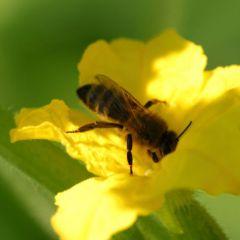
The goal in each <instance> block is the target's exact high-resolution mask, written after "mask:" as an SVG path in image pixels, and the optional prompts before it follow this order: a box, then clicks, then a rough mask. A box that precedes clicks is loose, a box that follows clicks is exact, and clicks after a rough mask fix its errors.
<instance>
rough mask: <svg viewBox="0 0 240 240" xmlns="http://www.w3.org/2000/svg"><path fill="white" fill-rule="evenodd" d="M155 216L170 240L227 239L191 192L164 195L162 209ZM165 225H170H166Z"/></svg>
mask: <svg viewBox="0 0 240 240" xmlns="http://www.w3.org/2000/svg"><path fill="white" fill-rule="evenodd" d="M166 213H168V214H166ZM155 214H157V216H158V217H159V219H160V220H161V222H162V223H163V225H164V226H165V227H167V229H168V231H169V232H170V234H171V235H172V239H181V240H183V239H184V240H188V239H189V240H208V239H211V240H226V239H227V237H226V235H225V234H224V232H223V230H222V229H221V227H220V226H219V225H218V224H217V223H216V221H215V220H214V219H213V217H212V216H210V215H209V213H208V212H207V211H206V209H205V208H204V207H203V206H201V205H200V203H199V202H197V201H196V200H195V199H194V196H193V193H192V192H191V191H188V190H178V191H172V192H170V193H168V194H166V202H165V204H164V206H163V208H162V209H161V210H160V211H158V212H157V213H155ZM166 216H167V217H166ZM166 223H171V224H167V225H166Z"/></svg>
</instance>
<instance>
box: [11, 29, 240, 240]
mask: <svg viewBox="0 0 240 240" xmlns="http://www.w3.org/2000/svg"><path fill="white" fill-rule="evenodd" d="M205 66H206V56H205V55H204V53H203V50H202V48H201V47H200V46H198V45H195V44H194V43H192V42H190V41H187V40H184V39H183V38H181V37H180V36H178V35H177V34H176V33H175V32H174V31H166V32H164V33H163V34H162V35H160V36H159V37H156V38H154V39H152V40H151V41H149V42H147V43H142V42H139V41H135V40H129V39H117V40H114V41H112V42H110V43H107V42H105V41H102V40H100V41H97V42H96V43H94V44H92V45H90V46H89V47H88V48H87V50H86V51H85V53H84V55H83V58H82V60H81V62H80V64H79V71H80V74H81V75H80V83H81V84H84V83H86V82H88V81H91V80H92V79H93V77H94V76H95V75H96V74H99V73H101V74H105V75H107V76H109V77H110V78H111V79H113V80H115V81H116V82H118V83H119V85H121V86H122V87H124V88H125V89H127V90H128V91H130V92H131V93H132V94H133V95H134V96H135V97H136V98H137V99H139V101H141V102H142V103H145V102H146V101H147V100H149V99H151V98H158V99H160V100H165V101H167V102H168V104H167V105H166V106H158V107H156V108H154V109H153V110H154V111H157V112H158V113H159V114H161V116H162V117H163V118H164V119H165V120H166V122H167V123H168V125H169V128H170V129H172V130H174V131H176V132H178V133H179V132H180V131H181V130H182V129H183V128H184V127H185V126H186V125H187V124H188V123H189V121H190V120H192V121H193V124H192V126H191V128H190V129H189V130H188V131H187V132H186V133H185V135H184V136H183V137H182V139H181V140H180V142H179V144H178V146H177V149H176V150H175V151H174V152H173V153H171V154H169V155H167V156H166V157H164V158H163V159H162V160H161V162H160V163H154V162H153V161H152V160H151V159H149V157H148V156H147V153H146V149H143V148H142V147H140V146H138V145H137V144H136V143H134V145H133V156H134V163H133V164H134V165H133V168H134V175H133V176H130V175H129V167H128V164H127V160H126V142H125V137H124V135H123V133H122V132H121V130H112V129H108V130H103V129H98V130H92V131H89V132H84V133H79V134H67V133H66V131H68V130H75V129H77V128H78V127H79V126H81V125H83V124H85V123H89V122H92V121H93V117H87V116H86V115H84V114H83V113H81V112H79V111H75V110H72V109H70V108H69V107H68V106H67V105H66V104H65V103H64V102H63V101H60V100H53V101H52V102H51V103H50V104H49V105H47V106H44V107H42V108H38V109H22V110H21V112H20V113H19V114H18V115H17V116H16V124H17V128H15V129H13V130H12V131H11V140H12V141H13V142H15V141H19V140H27V139H47V140H52V141H57V142H60V143H62V144H63V145H64V146H65V147H66V151H67V153H68V154H69V155H70V156H72V157H73V158H74V159H78V160H81V161H83V162H84V163H85V164H86V167H87V169H88V171H90V172H92V173H94V174H95V175H97V176H98V177H94V178H90V179H88V180H86V181H83V182H81V183H79V184H77V185H75V186H73V187H72V188H71V189H68V190H66V191H65V192H63V193H59V194H58V195H57V196H56V205H57V206H58V210H57V212H56V214H55V215H54V216H53V218H52V225H53V228H54V229H55V231H56V232H57V233H58V234H59V235H60V237H61V239H64V240H80V239H81V240H85V239H87V240H95V239H98V240H102V239H109V238H110V237H111V236H112V235H113V234H115V233H116V232H118V231H121V230H123V229H126V228H128V227H129V226H131V225H132V224H133V223H134V222H135V221H136V219H137V217H138V216H139V215H146V214H149V213H150V212H152V211H154V210H157V209H159V208H160V207H161V206H162V203H163V201H164V194H165V193H166V192H167V191H169V190H171V189H176V188H188V189H203V190H205V191H207V192H208V193H211V194H219V193H222V192H229V193H233V194H239V193H240V147H239V139H240V66H229V67H219V68H217V69H215V70H212V71H204V69H205ZM49 160H50V159H49ZM69 174H71V173H69Z"/></svg>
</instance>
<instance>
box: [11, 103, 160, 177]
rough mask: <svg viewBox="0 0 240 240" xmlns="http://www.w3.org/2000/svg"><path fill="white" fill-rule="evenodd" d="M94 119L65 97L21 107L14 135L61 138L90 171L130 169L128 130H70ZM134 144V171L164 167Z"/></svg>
mask: <svg viewBox="0 0 240 240" xmlns="http://www.w3.org/2000/svg"><path fill="white" fill-rule="evenodd" d="M93 121H94V120H93V119H89V118H86V117H85V116H84V115H83V114H81V113H80V112H77V111H74V110H71V109H69V108H68V106H67V105H65V103H64V102H63V101H60V100H53V101H52V102H51V103H50V104H49V105H46V106H44V107H42V108H38V109H23V110H21V112H20V113H19V114H18V115H17V116H16V124H17V128H15V129H13V130H12V131H11V133H10V135H11V140H12V142H15V141H19V140H29V139H47V140H52V141H57V142H60V143H61V144H63V145H64V146H65V147H66V151H67V153H68V154H69V155H70V156H71V157H73V158H75V159H79V160H82V161H83V162H84V163H85V164H86V167H87V169H88V170H89V171H91V172H92V173H94V174H97V175H99V176H109V175H112V174H113V173H121V172H125V173H128V172H129V166H128V163H127V159H126V140H125V134H126V133H125V134H124V133H123V132H122V131H121V130H111V129H110V130H107V129H101V130H100V129H98V130H92V131H88V132H84V133H66V131H69V130H76V129H78V128H79V127H80V126H82V125H84V124H86V123H90V122H93ZM133 148H134V150H133V156H134V167H133V168H134V174H136V175H146V174H150V173H151V171H152V169H153V168H158V167H160V166H159V165H156V164H154V163H153V161H151V160H150V159H149V157H148V156H147V150H146V149H144V148H142V147H140V146H138V145H135V144H134V145H133Z"/></svg>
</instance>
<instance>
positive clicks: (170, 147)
mask: <svg viewBox="0 0 240 240" xmlns="http://www.w3.org/2000/svg"><path fill="white" fill-rule="evenodd" d="M95 78H96V80H97V81H96V83H91V84H86V85H83V86H81V87H79V88H78V89H77V95H78V97H79V98H80V100H81V101H82V102H83V103H84V104H85V105H86V106H87V107H88V108H89V109H90V110H92V111H94V112H96V113H97V114H98V115H100V116H103V117H105V118H107V119H108V120H110V121H96V122H94V123H89V124H86V125H84V126H81V127H80V128H79V129H77V130H74V131H68V132H67V133H79V132H86V131H89V130H93V129H96V128H118V129H121V130H124V131H125V132H126V153H127V154H126V155H127V156H126V157H127V161H128V164H129V168H130V174H131V175H132V174H133V157H132V146H133V140H134V141H137V142H138V143H140V144H143V145H144V146H146V147H147V148H146V149H147V153H148V155H149V156H150V157H151V159H152V160H153V161H154V162H156V163H157V162H159V161H160V160H161V159H162V158H163V157H164V156H165V155H167V154H169V153H171V152H173V151H174V150H175V149H176V147H177V143H178V141H179V138H180V137H181V136H182V135H183V134H184V133H185V132H186V131H187V129H188V128H189V127H190V125H191V123H192V122H190V123H189V124H188V125H187V127H185V129H184V130H183V131H182V132H181V133H180V134H179V135H177V133H176V132H174V131H172V130H169V129H168V126H167V123H166V122H165V121H164V120H163V119H162V118H161V117H160V116H159V115H157V114H156V113H154V112H153V111H151V110H150V107H151V106H152V105H154V104H157V103H162V102H163V101H160V100H157V99H153V100H150V101H148V102H147V103H146V104H145V105H142V104H141V103H140V102H139V101H138V100H137V99H136V98H135V97H133V96H132V95H131V94H130V93H129V92H127V91H126V90H125V89H123V88H122V87H121V86H119V85H118V84H117V83H116V82H114V81H113V80H111V79H110V78H109V77H107V76H105V75H102V74H98V75H96V76H95Z"/></svg>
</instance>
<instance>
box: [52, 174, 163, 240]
mask: <svg viewBox="0 0 240 240" xmlns="http://www.w3.org/2000/svg"><path fill="white" fill-rule="evenodd" d="M152 183H153V181H152V179H151V178H147V177H133V176H129V175H115V176H113V177H109V178H107V179H105V180H104V179H101V178H91V179H88V180H86V181H84V182H82V183H80V184H77V185H75V186H74V187H72V188H71V189H69V190H67V191H65V192H63V193H60V194H58V195H57V197H56V205H57V206H58V210H57V213H56V214H55V215H54V216H53V218H52V225H53V228H54V229H55V231H56V232H57V233H58V234H59V235H60V237H61V239H63V240H80V239H82V240H95V239H98V240H106V239H109V238H110V237H111V236H112V235H113V234H115V233H116V232H119V231H121V230H124V229H126V228H128V227H129V226H131V225H132V224H133V223H134V222H135V220H136V218H137V216H138V215H139V214H141V215H142V214H147V213H149V212H150V211H153V210H155V209H157V208H159V207H160V206H161V204H162V200H163V199H160V198H158V199H157V198H155V199H156V201H155V202H154V201H153V200H152V199H151V197H152V193H154V191H152V188H153V187H154V188H155V185H153V184H152ZM149 191H150V192H149Z"/></svg>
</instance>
